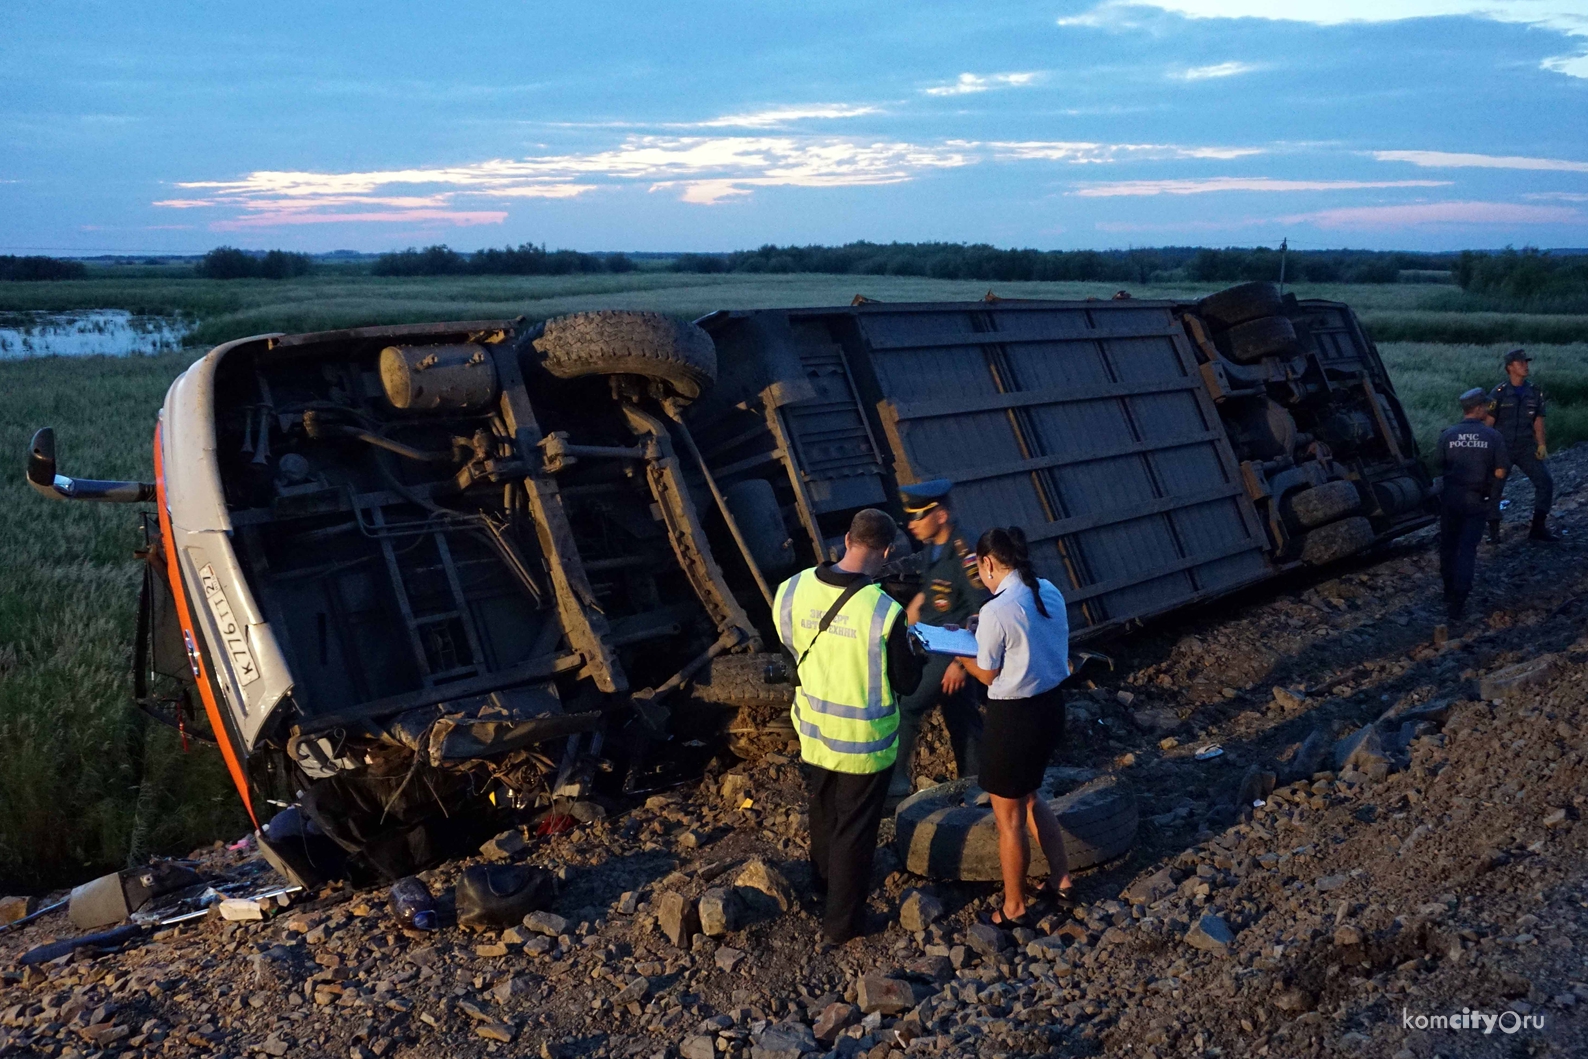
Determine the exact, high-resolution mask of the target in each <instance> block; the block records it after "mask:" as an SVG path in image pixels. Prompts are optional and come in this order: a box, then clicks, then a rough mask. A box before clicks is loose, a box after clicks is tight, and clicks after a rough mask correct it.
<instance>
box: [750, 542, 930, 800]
mask: <svg viewBox="0 0 1588 1059" xmlns="http://www.w3.org/2000/svg"><path fill="white" fill-rule="evenodd" d="M842 592H843V589H842V588H838V587H834V586H832V585H827V584H823V583H822V581H821V580H820V579H819V578H817V577H816V574H815V571H813V570H805V571H802V572H801V573H798V574H795V575H794V576H793V577H791V578H789V579H788V580H787V581H785V582H783V584H781V585H779V586H778V591H777V596H776V599H775V602H774V605H773V612H774V613H775V614H776V615H777V624H778V636H779V638H780V639H781V640H782V641H783V646H784V647H786V648H788V650H789V651H790V653H792V654H793V656H794V657H795V658H796V659H798V658H799V657H800V655H801V654H803V653H805V652H806V650H807V649H808V650H809V654H806V656H805V663H804V665H802V666H800V673H799V676H800V686H799V687H798V688H796V689H795V691H794V708H793V709H792V710H791V711H790V713H791V715H792V719H793V722H794V730H795V731H796V732H797V733H798V734H799V737H800V756H801V757H803V758H804V759H805V760H806V761H808V762H810V763H811V764H813V765H817V766H819V767H821V768H825V769H830V770H832V771H834V772H849V773H857V774H862V775H867V774H871V773H876V772H881V771H882V770H883V769H885V768H887V767H888V766H890V765H891V764H893V760H894V758H895V757H896V756H897V753H898V728H899V709H898V703H897V700H896V698H895V696H894V694H893V689H892V687H891V686H890V685H889V684H888V677H887V640H888V634H889V633H890V632H891V631H892V629H893V623H894V622H896V621H898V620H899V618H900V616H901V615H902V614H903V613H904V611H903V609H902V608H901V607H900V606H899V605H898V604H897V603H895V602H894V601H893V600H892V599H890V598H889V597H888V595H887V593H885V592H883V591H882V589H881V588H879V587H878V586H876V585H868V586H867V587H865V588H863V589H861V590H860V591H858V592H856V593H855V594H854V595H853V596H851V597H850V599H849V601H848V602H847V603H845V604H844V606H843V609H842V610H840V611H839V612H838V613H837V614H836V615H835V616H834V618H833V622H832V624H831V625H830V626H829V627H828V629H827V631H826V632H824V633H821V634H820V635H817V630H818V628H819V627H820V624H821V619H822V616H823V615H824V614H826V613H827V609H828V608H829V607H831V606H832V605H833V603H834V601H836V600H837V599H838V597H839V595H840V594H842Z"/></svg>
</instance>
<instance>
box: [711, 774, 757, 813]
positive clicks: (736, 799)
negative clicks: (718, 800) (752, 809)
mask: <svg viewBox="0 0 1588 1059" xmlns="http://www.w3.org/2000/svg"><path fill="white" fill-rule="evenodd" d="M718 790H719V791H720V792H721V794H722V800H723V801H724V802H725V803H727V806H728V808H730V809H737V808H739V806H741V805H743V804H744V799H745V798H746V797H747V796H748V795H749V793H750V777H748V776H745V775H743V774H741V773H738V772H730V773H728V774H727V775H726V776H724V777H722V786H721V787H719V788H718Z"/></svg>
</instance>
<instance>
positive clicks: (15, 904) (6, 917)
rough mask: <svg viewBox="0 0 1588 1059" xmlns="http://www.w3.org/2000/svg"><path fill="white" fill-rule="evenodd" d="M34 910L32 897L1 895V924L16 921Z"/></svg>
mask: <svg viewBox="0 0 1588 1059" xmlns="http://www.w3.org/2000/svg"><path fill="white" fill-rule="evenodd" d="M32 911H33V899H32V898H30V897H0V926H3V925H5V924H6V923H15V922H16V921H17V920H19V919H21V918H22V917H24V916H26V915H29V914H30V913H32Z"/></svg>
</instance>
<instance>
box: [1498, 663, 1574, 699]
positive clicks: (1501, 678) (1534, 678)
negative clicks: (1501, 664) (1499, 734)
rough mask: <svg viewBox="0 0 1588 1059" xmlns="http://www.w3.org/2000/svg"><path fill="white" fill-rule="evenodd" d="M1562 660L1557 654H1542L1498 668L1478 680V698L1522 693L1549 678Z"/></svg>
mask: <svg viewBox="0 0 1588 1059" xmlns="http://www.w3.org/2000/svg"><path fill="white" fill-rule="evenodd" d="M1559 661H1560V659H1559V657H1558V656H1556V655H1540V656H1539V657H1537V658H1533V659H1529V660H1528V661H1526V662H1518V663H1516V665H1514V666H1506V667H1505V668H1504V669H1497V670H1495V671H1494V672H1493V673H1490V674H1489V675H1487V676H1485V677H1484V678H1483V679H1482V680H1480V681H1479V682H1478V698H1480V699H1486V700H1488V701H1490V702H1493V701H1494V700H1496V699H1502V700H1503V699H1509V698H1513V697H1515V696H1517V695H1520V694H1522V693H1523V692H1525V691H1526V690H1527V689H1528V688H1532V687H1536V686H1537V685H1539V684H1542V683H1544V682H1545V681H1547V680H1549V678H1550V677H1551V676H1552V675H1553V674H1554V672H1555V666H1556V664H1557V663H1558V662H1559Z"/></svg>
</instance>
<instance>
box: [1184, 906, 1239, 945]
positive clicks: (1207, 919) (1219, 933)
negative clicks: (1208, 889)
mask: <svg viewBox="0 0 1588 1059" xmlns="http://www.w3.org/2000/svg"><path fill="white" fill-rule="evenodd" d="M1185 940H1186V944H1188V945H1190V946H1191V947H1192V948H1195V949H1201V950H1202V951H1203V952H1211V953H1214V954H1216V955H1219V956H1228V955H1229V954H1230V947H1231V946H1232V945H1234V944H1235V934H1234V932H1233V931H1231V930H1230V928H1229V924H1227V923H1225V922H1224V920H1222V919H1220V918H1219V917H1218V916H1215V915H1213V914H1212V913H1209V914H1207V915H1205V916H1203V917H1202V918H1201V919H1199V920H1197V921H1196V922H1195V923H1194V924H1192V926H1191V929H1190V930H1188V931H1186V933H1185Z"/></svg>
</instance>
